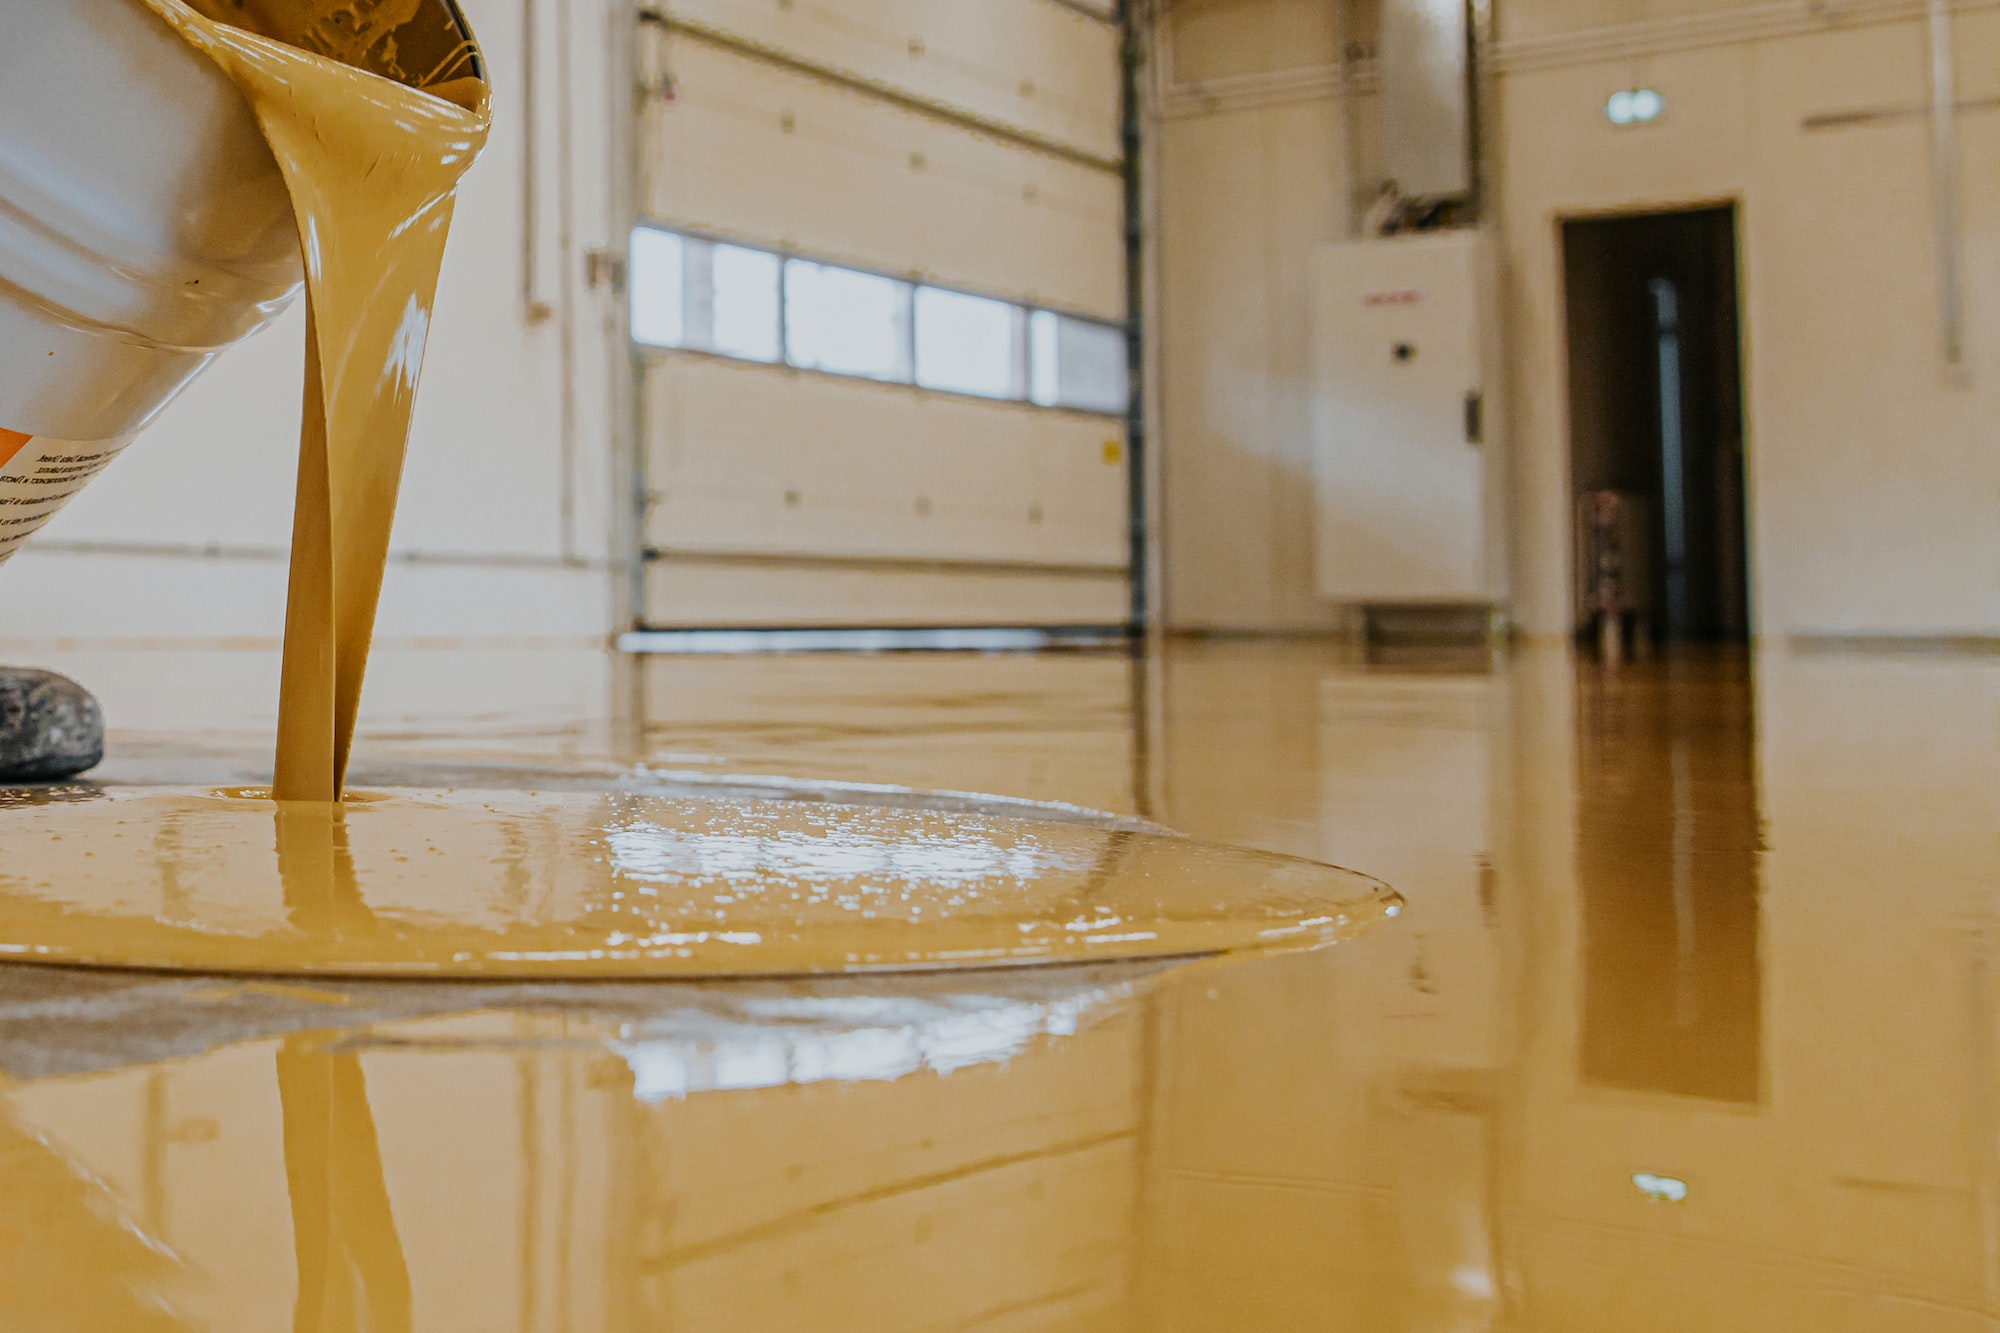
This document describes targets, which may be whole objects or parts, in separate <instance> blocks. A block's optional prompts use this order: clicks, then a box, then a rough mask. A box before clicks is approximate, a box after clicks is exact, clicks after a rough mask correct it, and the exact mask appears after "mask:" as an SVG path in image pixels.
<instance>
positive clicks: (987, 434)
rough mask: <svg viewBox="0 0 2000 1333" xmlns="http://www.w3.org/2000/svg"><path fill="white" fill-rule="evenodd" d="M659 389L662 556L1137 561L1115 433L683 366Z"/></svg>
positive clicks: (1106, 424) (1101, 424) (678, 358)
mask: <svg viewBox="0 0 2000 1333" xmlns="http://www.w3.org/2000/svg"><path fill="white" fill-rule="evenodd" d="M649 391H650V393H651V394H652V396H653V400H654V402H655V403H656V404H658V405H659V408H660V410H658V411H656V412H655V413H654V414H653V418H652V420H653V429H652V432H651V437H650V438H649V441H648V447H649V451H650V457H649V476H650V478H651V490H652V493H653V496H654V503H653V506H652V509H651V512H650V517H649V520H648V533H647V535H648V540H649V543H650V544H651V545H653V546H654V547H656V548H659V549H664V550H672V551H704V552H713V553H741V552H749V551H762V552H776V553H787V554H798V555H808V554H812V555H825V556H838V557H850V558H859V557H867V558H878V559H906V560H920V559H930V560H947V561H974V562H982V561H983V562H999V563H1042V564H1061V565H1095V566H1102V567H1104V568H1107V569H1120V568H1123V567H1124V565H1125V563H1126V560H1127V555H1126V550H1125V547H1124V543H1123V522H1122V515H1123V501H1124V487H1125V469H1124V465H1123V459H1122V454H1121V456H1120V457H1119V458H1117V459H1115V460H1114V459H1110V458H1108V457H1107V455H1106V452H1105V449H1106V444H1107V442H1112V441H1115V440H1116V437H1117V434H1118V425H1117V423H1116V422H1113V421H1110V420H1108V419H1096V418H1089V417H1083V416H1080V415H1076V414H1071V413H1061V412H1047V411H1042V410H1039V409H1035V408H1030V407H1022V406H1019V405H1014V404H1003V403H986V402H980V401H978V400H975V399H966V398H958V397H953V396H949V395H941V394H919V393H912V392H911V391H909V390H908V389H904V388H901V387H899V386H889V385H876V384H869V383H865V382H857V381H847V380H841V379H838V378H835V377H831V376H821V375H810V374H798V373H790V374H788V373H784V372H776V371H772V370H770V369H768V368H764V367H755V366H742V365H736V364H732V363H730V362H727V361H724V360H720V359H715V358H704V357H690V356H685V355H670V356H667V357H664V358H663V359H662V360H661V361H660V362H659V363H658V364H657V365H656V366H655V367H654V368H653V370H652V372H651V374H650V375H649Z"/></svg>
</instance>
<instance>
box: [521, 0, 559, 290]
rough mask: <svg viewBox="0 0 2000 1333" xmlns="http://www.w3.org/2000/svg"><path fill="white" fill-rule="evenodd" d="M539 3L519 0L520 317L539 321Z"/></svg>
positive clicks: (540, 200)
mask: <svg viewBox="0 0 2000 1333" xmlns="http://www.w3.org/2000/svg"><path fill="white" fill-rule="evenodd" d="M540 27H541V17H540V7H539V6H538V4H537V3H536V0H521V318H522V319H523V320H525V321H526V322H527V323H529V324H540V323H542V322H544V321H545V320H547V319H548V318H549V316H550V315H551V314H553V313H554V311H553V310H552V309H551V307H550V305H549V303H548V302H547V301H544V300H543V299H542V291H541V288H542V255H541V249H542V163H541V157H542V146H541V142H540V141H541V133H540V121H541V116H540V114H539V107H538V103H539V101H540V98H539V97H538V96H537V84H538V82H539V78H538V73H537V70H536V68H535V65H536V61H535V47H536V45H537V44H538V42H539V39H540V36H541V34H540V32H539V29H540Z"/></svg>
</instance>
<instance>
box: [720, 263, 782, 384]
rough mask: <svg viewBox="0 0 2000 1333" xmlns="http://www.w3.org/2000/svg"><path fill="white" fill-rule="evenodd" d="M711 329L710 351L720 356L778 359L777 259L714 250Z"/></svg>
mask: <svg viewBox="0 0 2000 1333" xmlns="http://www.w3.org/2000/svg"><path fill="white" fill-rule="evenodd" d="M713 262H714V266H715V267H714V269H713V272H714V275H715V278H714V282H715V287H714V293H715V296H714V299H715V307H714V310H715V314H714V318H715V324H714V333H713V336H712V340H711V341H710V343H709V346H710V348H711V349H712V350H714V351H717V352H721V353H722V354H723V355H724V356H740V357H744V358H746V359H748V360H751V361H776V360H777V359H778V257H777V256H776V255H774V254H767V253H766V252H764V251H762V250H746V249H744V248H743V247H742V246H740V245H718V246H716V247H715V257H714V261H713Z"/></svg>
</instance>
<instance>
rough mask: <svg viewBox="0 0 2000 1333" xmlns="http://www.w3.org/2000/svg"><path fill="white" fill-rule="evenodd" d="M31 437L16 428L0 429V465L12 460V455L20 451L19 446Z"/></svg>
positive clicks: (5, 464)
mask: <svg viewBox="0 0 2000 1333" xmlns="http://www.w3.org/2000/svg"><path fill="white" fill-rule="evenodd" d="M31 438H32V437H31V436H27V435H23V434H21V432H19V431H17V430H0V467H6V466H7V465H8V464H9V463H11V462H13V461H14V455H15V454H18V453H20V452H21V446H22V445H24V444H26V443H27V442H28V441H29V439H31Z"/></svg>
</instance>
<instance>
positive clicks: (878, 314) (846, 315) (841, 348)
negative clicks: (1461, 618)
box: [785, 259, 910, 381]
mask: <svg viewBox="0 0 2000 1333" xmlns="http://www.w3.org/2000/svg"><path fill="white" fill-rule="evenodd" d="M909 319H910V285H909V284H908V283H906V282H898V281H896V280H895V279H894V278H884V277H879V276H877V275H876V274H873V273H857V272H855V271H854V270H853V269H847V268H835V267H833V266H832V265H830V264H814V263H811V262H809V261H807V260H804V259H793V260H788V261H786V264H785V354H786V356H787V358H788V359H789V360H790V361H791V363H792V364H793V365H795V366H799V367H801V368H803V369H806V370H826V371H831V372H833V373H834V374H837V375H866V376H868V377H869V378H870V379H878V380H901V381H907V380H908V379H909V378H910V365H909V360H910V358H909V342H908V338H907V336H906V335H905V330H906V329H907V328H908V327H909Z"/></svg>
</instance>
